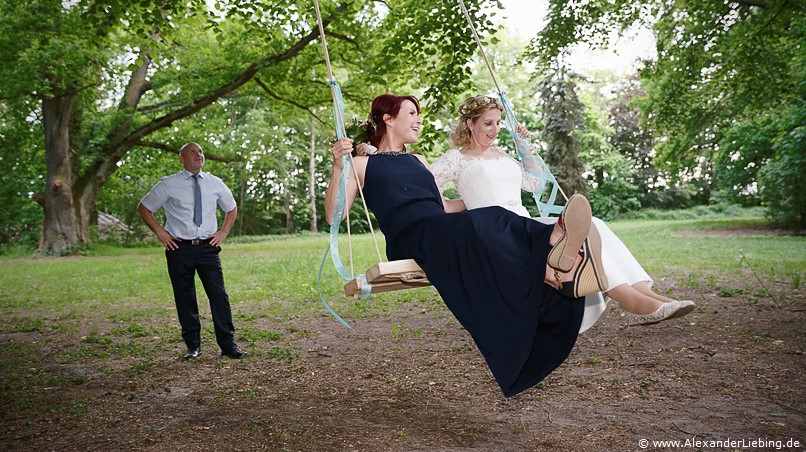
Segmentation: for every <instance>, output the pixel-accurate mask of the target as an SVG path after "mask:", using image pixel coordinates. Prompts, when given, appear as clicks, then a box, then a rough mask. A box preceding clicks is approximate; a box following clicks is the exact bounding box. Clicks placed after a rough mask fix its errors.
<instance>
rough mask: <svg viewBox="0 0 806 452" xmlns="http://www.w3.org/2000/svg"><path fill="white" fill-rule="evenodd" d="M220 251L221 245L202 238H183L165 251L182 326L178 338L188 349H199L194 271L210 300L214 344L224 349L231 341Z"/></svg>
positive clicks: (199, 328)
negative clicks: (195, 242)
mask: <svg viewBox="0 0 806 452" xmlns="http://www.w3.org/2000/svg"><path fill="white" fill-rule="evenodd" d="M220 252H221V247H218V246H212V245H210V243H209V241H202V242H201V243H200V244H198V245H192V244H190V243H189V242H187V241H185V242H181V243H179V248H178V249H175V250H165V257H166V259H167V260H168V274H169V275H170V277H171V285H172V286H173V290H174V301H175V302H176V312H177V313H178V314H179V324H180V325H182V339H184V340H185V344H186V345H187V347H188V348H189V349H191V348H199V346H200V345H201V322H200V321H199V305H198V302H197V300H196V279H195V274H196V273H198V274H199V279H200V280H201V282H202V285H203V286H204V292H205V293H206V294H207V298H208V299H209V300H210V312H211V313H212V314H213V325H214V327H215V337H216V342H218V346H219V347H221V348H227V347H230V346H231V345H232V344H233V343H234V336H235V327H234V326H233V325H232V312H231V311H230V304H229V296H228V295H227V291H226V290H225V288H224V272H223V271H222V269H221V259H220V258H219V256H218V253H220Z"/></svg>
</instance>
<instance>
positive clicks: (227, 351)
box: [221, 344, 248, 359]
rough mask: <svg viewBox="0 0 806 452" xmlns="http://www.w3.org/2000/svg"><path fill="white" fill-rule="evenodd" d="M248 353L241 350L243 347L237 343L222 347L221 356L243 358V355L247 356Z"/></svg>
mask: <svg viewBox="0 0 806 452" xmlns="http://www.w3.org/2000/svg"><path fill="white" fill-rule="evenodd" d="M247 354H248V353H246V352H245V351H243V350H241V348H240V347H238V346H237V345H235V344H232V345H230V346H229V347H225V348H222V349H221V356H229V357H230V358H233V359H241V357H243V356H246V355H247Z"/></svg>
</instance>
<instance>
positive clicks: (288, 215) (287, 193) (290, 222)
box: [283, 181, 294, 234]
mask: <svg viewBox="0 0 806 452" xmlns="http://www.w3.org/2000/svg"><path fill="white" fill-rule="evenodd" d="M286 182H288V181H286ZM283 210H285V233H286V234H290V233H291V229H292V228H293V227H294V220H293V218H292V217H291V190H288V189H287V188H286V190H285V202H284V203H283Z"/></svg>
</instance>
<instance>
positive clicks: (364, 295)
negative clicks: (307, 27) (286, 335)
mask: <svg viewBox="0 0 806 452" xmlns="http://www.w3.org/2000/svg"><path fill="white" fill-rule="evenodd" d="M313 3H314V8H315V10H316V21H317V24H318V26H319V38H320V40H321V42H322V50H323V51H324V57H325V66H327V74H328V80H327V81H328V84H329V85H330V92H331V94H332V96H333V122H334V124H335V126H336V138H337V139H342V138H344V137H346V136H347V132H346V129H345V127H344V96H343V95H342V92H341V87H340V86H339V83H338V82H337V81H336V78H335V77H334V76H333V67H332V65H331V64H330V56H329V54H328V51H327V40H326V39H325V28H324V24H323V21H322V14H321V12H320V10H319V1H318V0H314V2H313ZM351 169H352V173H353V174H354V175H355V182H356V186H357V187H358V192H359V194H360V197H361V202H362V203H363V205H364V212H365V213H366V218H367V224H368V225H369V231H370V234H371V235H372V241H373V243H374V244H375V252H376V253H377V255H378V262H381V261H382V260H383V258H382V257H381V250H380V248H379V247H378V240H377V238H376V237H375V230H374V228H373V227H372V220H371V219H370V216H369V209H368V208H367V203H366V200H365V199H364V191H363V190H362V188H361V182H360V181H359V180H358V171H357V170H356V167H355V162H354V161H353V158H352V155H351V154H346V155H344V156H342V171H341V174H340V175H339V186H338V192H337V195H336V203H335V206H334V209H333V216H332V217H331V219H330V243H329V244H328V248H327V249H326V250H325V255H324V256H323V257H322V263H321V264H320V265H319V275H318V277H317V288H318V290H319V300H320V301H321V302H322V305H323V306H324V307H325V309H326V310H327V311H328V312H329V313H330V315H332V316H333V317H334V318H336V320H338V321H339V322H340V323H341V324H342V325H344V326H346V327H347V328H349V329H351V330H353V327H352V326H350V324H349V323H347V321H345V320H344V319H343V318H342V317H341V316H340V315H339V314H337V313H336V311H334V310H333V308H332V307H331V306H330V305H329V304H328V302H327V301H325V298H324V296H323V295H322V289H321V282H322V271H323V269H324V266H325V262H326V261H327V255H328V253H330V254H331V258H332V261H333V266H334V267H336V271H337V272H338V273H339V275H341V277H342V278H343V279H344V280H345V281H350V280H352V279H358V281H359V283H360V287H361V299H362V300H366V299H368V298H369V296H370V294H371V293H372V285H371V284H370V283H369V282H368V281H367V278H366V275H365V274H363V273H362V274H358V275H355V273H354V267H353V245H352V235H351V234H350V218H349V211H348V212H347V245H348V248H349V253H350V256H349V257H350V271H349V272H348V271H347V269H346V268H345V267H344V264H343V263H342V261H341V256H340V254H339V227H340V225H341V221H342V218H344V210H345V204H346V196H347V195H346V186H347V180H348V179H349V177H350V172H351ZM353 331H355V330H353Z"/></svg>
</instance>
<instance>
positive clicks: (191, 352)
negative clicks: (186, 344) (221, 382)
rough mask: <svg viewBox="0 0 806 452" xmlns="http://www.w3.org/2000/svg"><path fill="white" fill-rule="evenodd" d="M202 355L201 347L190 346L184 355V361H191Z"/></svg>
mask: <svg viewBox="0 0 806 452" xmlns="http://www.w3.org/2000/svg"><path fill="white" fill-rule="evenodd" d="M200 356H201V349H199V348H198V347H197V348H189V349H188V352H187V353H185V354H184V355H182V361H190V360H192V359H199V357H200Z"/></svg>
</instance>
